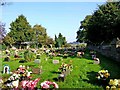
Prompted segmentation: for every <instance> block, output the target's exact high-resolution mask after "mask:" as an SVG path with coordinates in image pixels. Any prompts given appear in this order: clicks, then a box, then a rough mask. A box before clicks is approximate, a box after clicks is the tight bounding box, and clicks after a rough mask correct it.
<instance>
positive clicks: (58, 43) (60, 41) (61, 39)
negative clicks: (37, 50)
mask: <svg viewBox="0 0 120 90" xmlns="http://www.w3.org/2000/svg"><path fill="white" fill-rule="evenodd" d="M66 43H67V42H66V38H65V37H63V35H62V34H61V33H59V35H58V37H57V36H56V35H55V47H62V45H65V44H66Z"/></svg>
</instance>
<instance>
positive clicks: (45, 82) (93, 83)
mask: <svg viewBox="0 0 120 90" xmlns="http://www.w3.org/2000/svg"><path fill="white" fill-rule="evenodd" d="M46 50H47V49H46ZM48 50H49V48H48ZM7 51H9V52H10V54H9V60H4V59H6V56H7V55H8V53H6V50H4V51H2V58H1V61H2V66H1V68H0V70H1V76H2V77H1V83H0V84H1V86H2V88H24V89H26V88H28V89H35V88H43V89H48V88H93V89H100V90H101V89H105V88H115V87H116V88H119V87H120V80H119V78H120V76H119V72H120V70H119V64H118V63H117V62H115V61H113V60H111V59H109V58H107V57H104V56H102V55H101V54H99V53H98V52H96V51H91V50H88V49H85V50H84V51H82V52H81V53H83V52H84V55H83V54H82V56H81V57H80V55H78V53H80V50H78V49H74V51H75V52H76V53H74V55H73V54H72V55H71V53H72V52H73V51H72V49H63V50H59V49H56V50H54V55H53V54H52V58H51V54H50V53H53V51H52V50H49V52H47V53H46V51H44V49H43V50H42V49H37V50H36V52H33V51H32V49H27V50H26V49H23V50H20V49H17V52H18V53H17V55H18V56H21V57H14V56H15V55H16V50H12V49H9V50H7ZM63 51H64V52H63ZM31 55H32V56H31ZM37 55H38V56H37ZM33 56H34V57H33ZM65 56H66V57H65ZM96 58H97V59H99V60H97V59H96ZM20 61H26V62H20Z"/></svg>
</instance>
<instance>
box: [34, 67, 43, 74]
mask: <svg viewBox="0 0 120 90" xmlns="http://www.w3.org/2000/svg"><path fill="white" fill-rule="evenodd" d="M32 72H33V74H41V73H42V70H41V69H40V68H32Z"/></svg>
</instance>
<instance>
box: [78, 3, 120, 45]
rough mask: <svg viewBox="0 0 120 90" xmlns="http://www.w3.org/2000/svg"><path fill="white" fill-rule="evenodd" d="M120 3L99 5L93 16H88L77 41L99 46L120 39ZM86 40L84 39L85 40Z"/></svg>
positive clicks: (82, 23) (82, 24)
mask: <svg viewBox="0 0 120 90" xmlns="http://www.w3.org/2000/svg"><path fill="white" fill-rule="evenodd" d="M119 28H120V2H107V3H105V4H103V5H99V6H98V9H97V10H96V11H94V13H93V14H92V15H91V16H89V17H88V16H87V17H86V18H85V19H84V20H83V21H82V22H81V26H80V29H79V30H78V32H77V41H79V42H80V40H84V41H87V42H92V43H95V44H99V43H101V42H106V43H108V42H110V41H111V40H113V39H114V38H117V37H119V38H120V34H119V32H120V31H119ZM83 38H84V39H83Z"/></svg>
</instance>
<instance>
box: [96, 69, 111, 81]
mask: <svg viewBox="0 0 120 90" xmlns="http://www.w3.org/2000/svg"><path fill="white" fill-rule="evenodd" d="M109 76H110V74H109V72H108V70H100V71H99V72H98V74H97V79H98V80H106V79H107V78H108V77H109Z"/></svg>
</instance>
